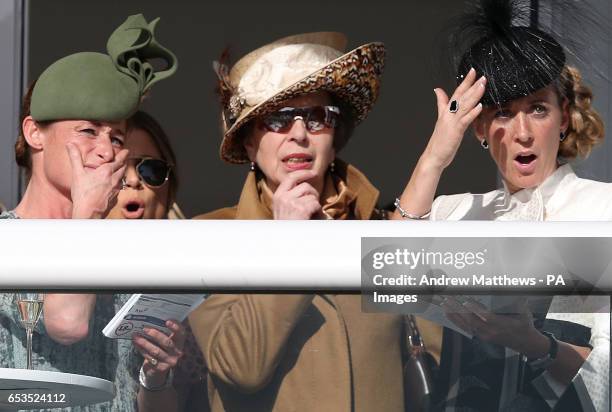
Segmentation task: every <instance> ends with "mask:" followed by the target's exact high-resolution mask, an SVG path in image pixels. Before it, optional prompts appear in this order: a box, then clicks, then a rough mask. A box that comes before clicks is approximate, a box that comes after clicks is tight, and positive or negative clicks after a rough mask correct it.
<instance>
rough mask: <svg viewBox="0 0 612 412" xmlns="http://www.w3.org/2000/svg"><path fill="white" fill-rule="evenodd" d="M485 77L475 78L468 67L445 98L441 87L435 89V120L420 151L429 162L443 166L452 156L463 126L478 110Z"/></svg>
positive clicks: (480, 106)
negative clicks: (453, 90)
mask: <svg viewBox="0 0 612 412" xmlns="http://www.w3.org/2000/svg"><path fill="white" fill-rule="evenodd" d="M486 83H487V81H486V78H485V77H484V76H483V77H481V78H480V79H478V80H476V71H475V70H474V69H471V70H470V71H469V72H468V74H467V76H466V77H465V79H464V80H463V82H461V84H460V85H459V87H457V89H456V90H455V92H454V93H453V95H452V96H451V98H450V99H449V98H448V96H447V95H446V92H444V90H442V89H435V90H434V92H435V93H436V100H437V103H438V120H437V122H436V126H435V128H434V131H433V134H432V135H431V138H430V139H429V143H428V145H427V148H426V149H425V153H424V155H426V156H427V157H428V159H429V161H430V162H431V163H433V164H434V165H436V166H437V167H439V168H440V169H445V168H446V167H447V166H448V165H449V164H450V163H451V162H452V161H453V159H454V158H455V155H456V154H457V150H458V149H459V145H460V144H461V141H462V140H463V136H464V134H465V131H466V130H467V128H468V127H469V126H470V125H471V124H472V122H473V121H474V120H475V119H476V118H477V117H478V115H479V114H480V113H481V111H482V104H481V103H479V102H480V99H482V96H483V95H484V92H485V86H486Z"/></svg>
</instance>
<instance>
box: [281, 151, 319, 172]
mask: <svg viewBox="0 0 612 412" xmlns="http://www.w3.org/2000/svg"><path fill="white" fill-rule="evenodd" d="M282 162H283V164H284V165H285V167H287V168H288V169H290V170H299V169H308V168H310V167H311V165H312V162H313V158H312V156H310V155H308V154H305V153H292V154H290V155H288V156H285V157H283V159H282Z"/></svg>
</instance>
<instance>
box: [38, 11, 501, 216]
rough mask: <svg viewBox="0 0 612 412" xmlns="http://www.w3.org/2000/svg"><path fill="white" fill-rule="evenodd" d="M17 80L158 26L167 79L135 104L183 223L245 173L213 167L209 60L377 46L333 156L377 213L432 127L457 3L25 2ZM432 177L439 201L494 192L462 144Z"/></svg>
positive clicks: (223, 196) (233, 193)
mask: <svg viewBox="0 0 612 412" xmlns="http://www.w3.org/2000/svg"><path fill="white" fill-rule="evenodd" d="M29 5H30V10H29V13H30V14H29V19H30V21H29V22H30V25H29V27H30V32H29V56H28V58H29V79H30V80H33V79H35V78H36V77H37V76H38V75H39V74H40V73H41V71H42V70H44V68H45V67H47V66H48V65H49V64H51V63H52V62H53V61H55V60H57V59H59V58H61V57H63V56H65V55H67V54H70V53H74V52H78V51H104V50H105V49H104V47H105V45H106V39H107V37H108V35H109V34H110V33H111V32H112V30H114V28H115V27H117V26H118V25H119V24H120V23H121V22H122V21H123V20H124V19H125V17H126V16H128V15H130V14H134V13H139V12H142V13H144V15H145V16H146V17H147V19H149V20H150V19H153V18H154V17H158V16H159V17H161V22H160V24H159V25H158V28H157V37H158V39H159V40H160V42H161V43H162V44H163V45H165V46H167V47H169V48H170V49H172V50H173V51H174V52H175V53H176V55H177V56H178V58H179V65H180V67H179V71H178V73H177V75H175V77H173V78H171V79H169V80H167V81H164V82H161V83H159V84H158V85H156V86H155V87H154V89H153V93H152V94H151V96H150V98H149V99H148V100H147V102H146V103H145V105H144V109H145V110H147V111H149V112H150V113H151V114H153V115H154V116H155V117H157V118H158V120H159V121H160V122H161V123H162V125H163V126H164V127H165V129H166V130H167V131H168V133H169V135H170V136H171V138H172V140H173V146H174V148H175V151H176V153H177V157H178V165H179V168H180V176H179V177H180V180H181V188H180V191H179V195H178V200H179V203H180V205H181V207H182V208H183V210H184V211H185V213H186V214H187V215H188V216H192V215H195V214H198V213H203V212H206V211H209V210H213V209H216V208H219V207H223V206H228V205H232V204H235V202H236V201H237V200H238V196H239V193H240V190H241V188H242V183H243V180H244V177H245V175H246V173H247V171H248V166H247V165H245V166H236V165H230V164H225V163H224V162H222V161H221V160H220V159H219V155H218V149H219V143H220V142H221V134H220V130H219V121H218V116H219V109H218V105H217V101H216V98H215V96H214V92H213V90H214V85H215V74H214V72H213V70H212V61H213V60H215V59H217V58H218V56H219V55H220V53H221V51H222V50H223V49H224V48H225V47H226V46H230V47H231V49H232V52H233V53H232V55H233V57H234V59H237V58H239V57H240V56H242V55H243V54H245V53H247V52H249V51H251V50H252V49H255V48H257V47H259V46H261V45H263V44H265V43H268V42H270V41H273V40H275V39H277V38H280V37H284V36H287V35H291V34H297V33H301V32H308V31H324V30H332V31H342V32H345V33H346V34H347V35H348V37H349V47H356V46H359V45H360V44H362V43H366V42H369V41H383V42H385V43H386V45H387V48H388V60H387V68H386V71H385V74H384V77H383V84H382V94H381V96H380V100H379V101H378V104H377V105H376V106H375V108H374V110H373V112H372V113H371V114H370V116H369V117H368V119H367V120H366V121H365V122H364V123H363V124H362V125H361V126H360V127H358V129H357V131H356V133H355V135H354V136H353V139H352V140H351V141H350V143H349V145H348V146H347V147H346V148H345V149H344V150H343V152H342V153H340V157H342V158H343V159H345V160H347V161H349V162H351V163H353V164H355V165H356V166H357V167H358V168H360V169H361V170H362V171H363V172H364V173H366V175H367V176H368V177H369V178H370V179H371V180H372V182H373V183H374V184H375V185H376V186H378V187H379V189H380V191H381V203H388V202H392V201H393V199H394V198H395V197H396V196H397V195H398V194H399V193H400V192H401V191H402V189H403V188H404V185H405V184H406V182H407V180H408V178H409V176H410V173H411V171H412V169H413V167H414V165H415V163H416V161H417V159H418V156H419V155H420V153H421V151H422V150H423V148H424V147H425V144H426V143H427V139H428V138H429V136H430V134H431V132H432V130H433V125H434V123H435V119H436V104H435V97H434V93H433V88H434V87H436V86H444V87H445V88H446V89H447V90H449V86H450V85H452V76H451V74H450V72H449V71H448V67H444V66H446V65H445V64H444V63H443V62H444V60H443V58H441V55H443V50H442V49H441V48H440V36H439V33H440V31H441V28H442V27H443V26H444V25H445V24H446V22H447V20H448V17H449V16H451V15H453V14H456V13H457V12H458V11H459V10H460V7H461V6H462V2H460V1H450V0H435V1H425V2H421V1H402V2H398V1H390V0H387V1H367V2H366V1H360V2H357V1H347V0H342V1H340V0H336V1H333V2H332V1H329V0H326V1H322V0H310V1H302V2H288V1H265V2H264V1H246V0H234V1H208V2H204V1H175V2H169V1H153V0H130V1H126V0H124V1H118V0H114V1H110V0H106V1H86V2H85V1H80V0H53V1H40V0H38V1H30V4H29ZM465 140H466V141H465V143H464V144H463V146H462V147H461V149H460V152H459V155H458V157H457V159H456V160H455V162H454V163H453V164H452V165H451V167H449V168H448V169H447V171H446V173H445V174H444V176H443V179H442V182H441V184H440V187H439V193H458V192H465V191H472V192H483V191H488V190H491V189H493V188H494V187H495V186H496V171H495V167H494V164H493V162H492V161H491V159H490V158H489V155H488V154H487V153H485V152H484V151H483V150H482V149H481V148H480V146H479V145H478V144H477V142H476V140H475V139H474V138H473V136H471V135H468V136H466V138H465Z"/></svg>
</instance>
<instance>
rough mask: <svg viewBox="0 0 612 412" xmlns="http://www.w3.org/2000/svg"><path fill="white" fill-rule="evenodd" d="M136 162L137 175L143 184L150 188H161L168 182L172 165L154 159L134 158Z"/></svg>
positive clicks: (132, 159)
mask: <svg viewBox="0 0 612 412" xmlns="http://www.w3.org/2000/svg"><path fill="white" fill-rule="evenodd" d="M129 160H131V161H133V162H136V173H137V174H138V178H139V179H140V181H141V182H143V183H144V184H145V185H147V186H149V187H161V186H163V185H164V183H166V182H167V181H168V177H170V171H171V170H172V165H171V164H169V163H168V162H166V161H164V160H161V159H155V158H153V157H132V158H130V159H129Z"/></svg>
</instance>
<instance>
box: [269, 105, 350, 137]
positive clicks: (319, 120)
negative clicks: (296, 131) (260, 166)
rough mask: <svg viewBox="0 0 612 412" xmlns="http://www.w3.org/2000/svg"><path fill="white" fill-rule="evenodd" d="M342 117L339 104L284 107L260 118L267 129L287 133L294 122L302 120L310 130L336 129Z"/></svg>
mask: <svg viewBox="0 0 612 412" xmlns="http://www.w3.org/2000/svg"><path fill="white" fill-rule="evenodd" d="M339 119H340V109H339V108H338V107H337V106H312V107H283V108H282V109H279V110H277V111H275V112H272V113H268V114H266V115H263V116H261V117H260V118H259V122H258V123H259V125H260V127H262V128H263V129H265V130H268V131H270V132H276V133H287V132H288V131H289V130H291V127H292V126H293V122H295V121H296V120H302V121H303V122H304V124H305V125H306V130H308V131H309V132H318V131H321V130H323V129H324V128H329V129H334V128H335V127H336V126H337V125H338V121H339Z"/></svg>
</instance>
